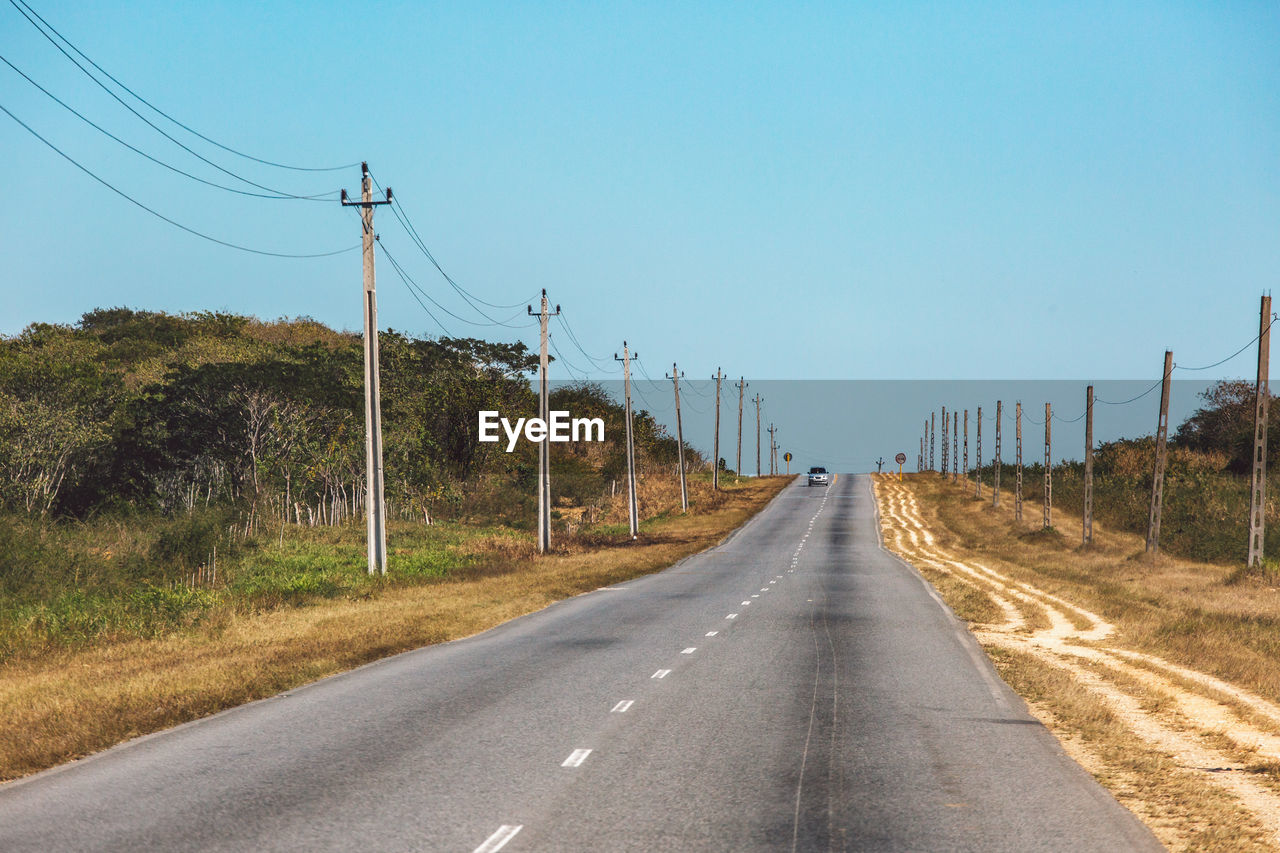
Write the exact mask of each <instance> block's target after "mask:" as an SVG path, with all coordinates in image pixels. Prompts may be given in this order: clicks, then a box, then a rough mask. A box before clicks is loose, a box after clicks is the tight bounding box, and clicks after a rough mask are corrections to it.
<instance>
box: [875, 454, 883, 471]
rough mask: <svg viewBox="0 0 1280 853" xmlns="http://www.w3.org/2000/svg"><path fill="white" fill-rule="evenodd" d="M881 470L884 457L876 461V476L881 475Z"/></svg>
mask: <svg viewBox="0 0 1280 853" xmlns="http://www.w3.org/2000/svg"><path fill="white" fill-rule="evenodd" d="M883 469H884V457H883V456H881V457H880V458H879V459H877V460H876V473H877V474H879V473H881V471H883Z"/></svg>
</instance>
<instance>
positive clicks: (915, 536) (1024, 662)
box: [876, 475, 1280, 850]
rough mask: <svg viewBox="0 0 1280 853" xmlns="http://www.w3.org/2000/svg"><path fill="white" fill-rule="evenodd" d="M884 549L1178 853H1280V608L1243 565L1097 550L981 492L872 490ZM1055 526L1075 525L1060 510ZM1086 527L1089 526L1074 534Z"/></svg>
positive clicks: (1028, 510) (1122, 537)
mask: <svg viewBox="0 0 1280 853" xmlns="http://www.w3.org/2000/svg"><path fill="white" fill-rule="evenodd" d="M876 486H877V497H878V500H879V505H880V509H881V516H882V527H883V533H884V536H885V543H886V546H887V547H889V548H890V549H892V550H895V551H897V552H898V553H899V554H901V555H902V556H903V557H905V558H906V559H908V560H909V561H911V562H912V563H913V564H914V565H916V566H918V567H920V569H921V571H922V572H924V574H925V575H926V577H928V578H930V580H933V581H935V583H936V585H937V586H938V588H939V591H940V592H941V594H942V595H943V596H944V597H945V598H946V599H947V600H948V601H949V602H950V603H951V604H952V605H953V607H954V608H955V609H956V612H957V614H958V615H960V616H961V617H962V618H965V619H967V620H968V621H969V622H970V625H971V628H972V629H973V631H974V634H975V635H976V636H977V638H978V639H979V641H980V642H981V643H982V644H983V646H984V647H985V648H986V649H987V651H988V653H989V654H990V655H991V656H992V658H993V660H994V661H995V662H996V664H997V666H998V667H999V668H1000V670H1001V672H1002V674H1003V675H1004V676H1005V678H1006V680H1007V681H1008V682H1009V683H1010V684H1011V686H1013V687H1014V688H1015V689H1016V690H1018V692H1019V693H1020V694H1021V695H1023V696H1024V697H1025V698H1027V699H1028V700H1029V702H1030V705H1031V707H1032V710H1033V712H1035V713H1037V715H1038V716H1040V717H1041V719H1042V720H1044V721H1045V722H1046V724H1047V725H1049V726H1050V727H1051V728H1053V729H1054V730H1055V732H1057V733H1058V734H1059V736H1060V738H1061V739H1062V740H1063V743H1064V747H1065V748H1067V749H1068V751H1069V752H1071V753H1072V754H1073V755H1075V756H1077V757H1078V758H1079V760H1080V761H1081V763H1082V764H1083V765H1084V766H1085V767H1086V768H1088V769H1089V770H1090V771H1091V772H1092V773H1093V774H1094V775H1095V776H1096V777H1097V778H1098V779H1099V780H1100V781H1102V782H1103V783H1104V784H1106V785H1108V787H1110V788H1111V789H1112V790H1113V792H1115V793H1116V795H1117V797H1118V798H1119V799H1120V800H1121V801H1122V802H1124V803H1125V804H1126V805H1127V806H1129V807H1130V808H1131V809H1132V810H1133V811H1134V812H1135V813H1136V814H1138V815H1139V816H1140V817H1142V818H1143V819H1144V820H1145V821H1146V822H1147V823H1148V825H1149V826H1151V827H1152V829H1153V830H1154V831H1155V832H1156V834H1157V836H1158V837H1159V838H1160V839H1161V840H1162V841H1163V842H1164V843H1165V844H1166V845H1167V846H1169V847H1170V848H1172V849H1187V850H1192V849H1194V850H1258V849H1276V848H1277V847H1280V785H1277V784H1276V778H1275V776H1276V774H1275V772H1274V771H1275V768H1277V767H1280V704H1277V703H1275V702H1273V701H1272V699H1271V697H1274V696H1275V695H1276V691H1275V690H1274V689H1273V687H1274V686H1275V685H1278V684H1280V663H1278V662H1277V661H1276V658H1275V656H1274V655H1269V650H1270V649H1272V648H1273V647H1274V645H1275V644H1276V642H1277V632H1276V630H1275V629H1276V627H1277V626H1278V625H1280V621H1277V619H1278V617H1280V602H1277V599H1276V597H1275V595H1274V594H1273V593H1272V592H1271V591H1270V590H1269V588H1266V587H1261V586H1258V585H1250V584H1248V583H1243V584H1241V583H1228V582H1227V581H1228V580H1229V579H1230V578H1231V574H1232V573H1231V570H1230V569H1228V568H1225V567H1221V566H1206V565H1200V564H1195V563H1190V562H1187V561H1180V560H1175V559H1170V558H1166V557H1161V558H1160V559H1158V560H1154V561H1149V560H1147V559H1145V558H1142V557H1140V556H1137V555H1139V554H1140V552H1141V550H1142V546H1143V543H1142V541H1141V540H1140V539H1138V537H1135V536H1131V535H1128V534H1118V533H1114V532H1109V531H1106V530H1103V529H1100V528H1098V526H1097V525H1096V524H1095V544H1094V546H1093V547H1092V548H1090V549H1081V548H1079V547H1076V546H1075V541H1071V540H1069V539H1068V537H1067V536H1065V535H1060V534H1058V533H1056V532H1054V531H1043V530H1039V529H1038V528H1039V527H1040V524H1041V522H1040V508H1039V507H1038V506H1028V507H1025V508H1024V521H1023V522H1021V523H1020V522H1015V521H1014V520H1013V517H1012V506H1011V504H1012V495H1011V494H1008V493H1007V492H1006V493H1005V494H1004V495H1003V498H1004V500H1003V503H1004V505H1003V506H1002V507H1000V508H998V509H997V508H993V507H992V506H991V502H990V492H989V491H988V492H987V500H985V501H976V500H974V499H973V498H972V494H973V487H972V484H971V483H970V484H967V485H965V484H951V483H947V482H944V481H943V480H942V478H940V477H936V476H932V475H920V476H916V477H913V478H911V480H909V481H908V482H906V483H903V484H899V483H897V482H896V480H890V479H888V478H881V479H879V480H878V481H877V484H876ZM1055 520H1057V521H1058V523H1059V524H1062V523H1063V522H1064V521H1067V523H1071V522H1074V523H1075V524H1076V525H1078V523H1079V522H1078V518H1077V519H1064V518H1063V517H1062V516H1061V515H1056V518H1055ZM1074 529H1076V530H1078V529H1079V528H1078V526H1076V527H1075V528H1074Z"/></svg>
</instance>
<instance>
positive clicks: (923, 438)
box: [920, 418, 929, 471]
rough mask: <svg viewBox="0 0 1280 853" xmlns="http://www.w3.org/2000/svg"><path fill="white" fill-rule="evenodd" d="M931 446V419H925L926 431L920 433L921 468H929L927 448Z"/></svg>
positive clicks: (924, 469)
mask: <svg viewBox="0 0 1280 853" xmlns="http://www.w3.org/2000/svg"><path fill="white" fill-rule="evenodd" d="M928 446H929V419H928V418H925V419H924V432H922V433H921V434H920V470H921V471H927V470H929V469H928V468H927V467H926V466H925V463H926V462H928V461H929V457H928V455H926V454H927V452H928V451H927V450H926V448H927V447H928Z"/></svg>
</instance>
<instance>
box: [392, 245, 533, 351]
mask: <svg viewBox="0 0 1280 853" xmlns="http://www.w3.org/2000/svg"><path fill="white" fill-rule="evenodd" d="M374 239H376V240H377V241H378V244H379V245H381V246H382V253H383V254H384V255H386V256H387V260H389V261H391V263H392V265H393V266H395V267H396V268H397V269H398V270H399V271H400V272H401V273H402V275H403V276H404V277H405V279H406V280H407V281H406V283H408V284H409V285H411V286H412V287H413V288H414V289H415V290H417V291H418V292H419V293H421V294H422V295H423V296H424V297H425V298H426V299H427V301H429V302H430V303H431V304H432V305H434V306H436V308H438V309H440V310H441V311H443V312H444V313H445V314H448V315H449V316H450V317H452V318H453V319H455V320H458V321H460V322H463V323H468V324H470V325H472V326H505V327H506V328H509V329H527V328H529V327H530V326H533V325H536V323H521V324H513V323H511V322H510V321H511V320H514V319H515V318H516V317H518V316H520V315H519V314H513V315H512V316H511V317H508V318H507V321H506V322H498V321H495V322H489V323H480V322H477V321H475V320H470V319H468V318H466V317H463V316H462V315H460V314H455V313H454V312H452V311H450V310H449V309H448V308H446V307H445V306H444V305H442V304H440V303H439V302H437V301H436V300H435V299H433V298H432V297H431V294H429V293H427V290H426V288H424V287H423V286H422V285H420V284H418V282H417V281H416V280H415V279H414V278H413V276H411V275H409V274H408V273H407V272H405V271H404V267H403V266H401V264H400V262H399V261H397V260H396V259H395V257H393V256H392V254H391V252H389V251H388V250H387V246H386V244H385V243H383V242H382V238H381V236H378V237H375V238H374Z"/></svg>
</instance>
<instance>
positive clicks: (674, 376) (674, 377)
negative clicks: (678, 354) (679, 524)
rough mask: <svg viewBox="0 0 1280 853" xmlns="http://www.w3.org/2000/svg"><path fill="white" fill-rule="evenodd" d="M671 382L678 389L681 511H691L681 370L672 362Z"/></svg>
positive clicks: (677, 446)
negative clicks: (681, 414) (685, 477)
mask: <svg viewBox="0 0 1280 853" xmlns="http://www.w3.org/2000/svg"><path fill="white" fill-rule="evenodd" d="M667 378H668V379H670V380H671V382H672V384H673V385H674V387H675V389H676V463H677V464H678V465H679V466H680V511H681V512H688V511H689V487H688V486H687V485H686V483H685V480H684V427H683V426H682V425H681V423H680V370H679V369H678V368H677V367H676V363H675V362H674V361H673V362H671V375H670V376H668V377H667Z"/></svg>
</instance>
